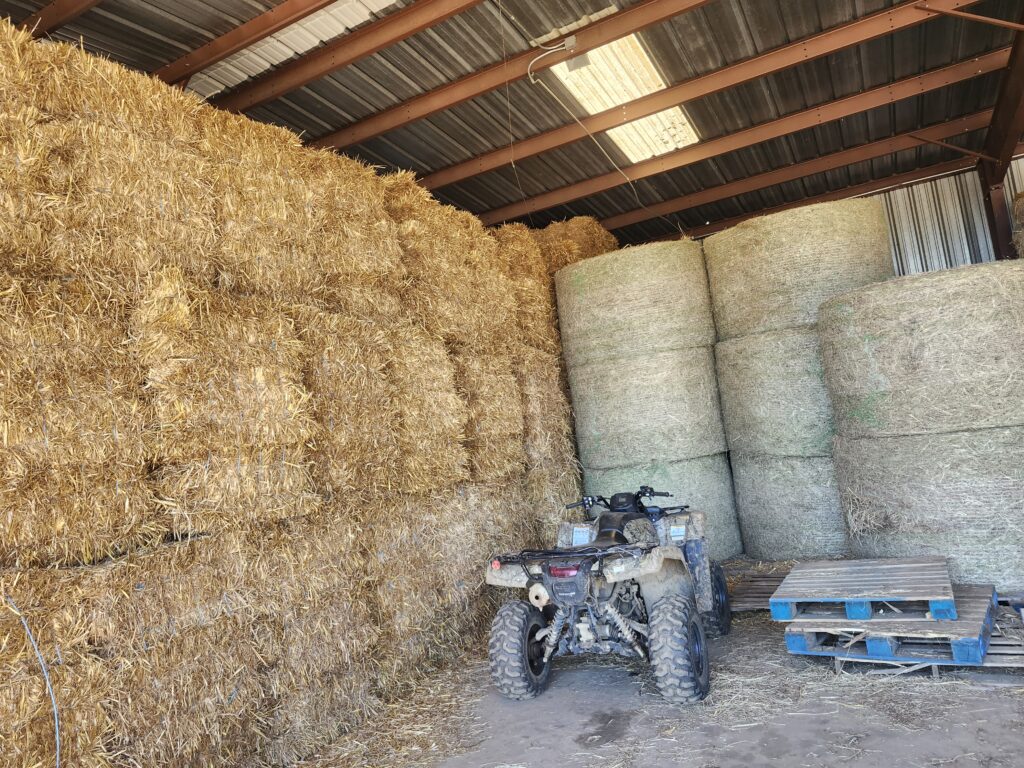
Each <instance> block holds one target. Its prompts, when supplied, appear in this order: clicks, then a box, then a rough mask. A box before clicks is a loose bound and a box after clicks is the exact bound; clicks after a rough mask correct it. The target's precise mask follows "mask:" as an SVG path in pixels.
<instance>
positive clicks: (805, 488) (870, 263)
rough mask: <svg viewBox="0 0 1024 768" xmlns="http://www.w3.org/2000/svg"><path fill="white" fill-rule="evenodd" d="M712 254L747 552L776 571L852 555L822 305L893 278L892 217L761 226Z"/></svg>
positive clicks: (797, 214) (829, 215)
mask: <svg viewBox="0 0 1024 768" xmlns="http://www.w3.org/2000/svg"><path fill="white" fill-rule="evenodd" d="M704 248H705V253H706V256H707V266H708V277H709V280H710V285H711V297H712V301H713V304H714V312H715V321H716V323H717V326H718V336H719V339H720V341H719V343H718V345H717V346H716V348H715V353H716V358H717V368H718V385H719V388H720V390H721V396H722V412H723V416H724V420H725V432H726V436H727V437H728V442H729V451H730V459H731V463H732V471H733V476H734V480H735V485H736V508H737V512H738V515H739V521H740V528H741V530H742V532H743V544H744V548H745V550H746V552H747V554H748V555H751V556H752V557H757V558H761V559H765V560H788V559H801V558H808V557H839V556H842V555H844V554H846V552H847V543H846V532H845V530H844V526H843V521H842V515H841V513H840V509H839V495H838V489H837V487H836V481H835V473H834V470H833V467H832V459H831V454H832V435H833V426H832V413H831V409H830V407H829V403H828V396H827V393H826V390H825V383H824V380H823V376H822V370H821V353H820V347H819V344H818V337H817V332H816V323H817V320H818V307H819V305H820V304H821V302H822V301H825V300H826V299H829V298H831V297H832V296H835V295H836V294H839V293H842V292H843V291H847V290H850V289H853V288H858V287H860V286H862V285H864V284H866V283H872V282H876V281H878V280H884V279H886V278H887V277H891V276H892V274H893V268H892V259H891V257H890V255H889V239H888V231H887V229H886V223H885V217H884V214H883V211H882V206H881V204H880V203H878V202H877V201H872V200H850V201H844V202H838V203H824V204H821V205H814V206H808V207H805V208H799V209H797V210H794V211H786V212H784V213H779V214H775V215H772V216H765V217H762V218H757V219H751V220H750V221H746V222H743V223H742V224H739V225H738V226H736V227H733V228H732V229H730V230H727V231H725V232H722V233H720V234H717V235H714V236H712V237H709V238H708V239H707V240H706V241H705V243H704Z"/></svg>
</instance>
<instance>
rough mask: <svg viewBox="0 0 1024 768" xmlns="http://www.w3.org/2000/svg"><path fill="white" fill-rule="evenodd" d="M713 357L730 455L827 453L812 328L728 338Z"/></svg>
mask: <svg viewBox="0 0 1024 768" xmlns="http://www.w3.org/2000/svg"><path fill="white" fill-rule="evenodd" d="M715 358H716V365H717V368H718V388H719V391H720V392H721V394H722V419H723V421H724V422H725V434H726V437H727V438H728V441H729V450H730V451H736V452H739V453H747V454H751V453H756V454H767V455H769V456H829V455H831V453H832V435H833V429H832V408H831V406H829V402H828V393H827V392H826V390H825V381H824V378H823V376H822V371H821V354H820V351H819V346H818V335H817V334H816V333H815V332H814V329H806V328H801V329H798V330H785V331H769V332H768V333H755V334H751V335H750V336H741V337H740V338H737V339H729V340H728V341H723V342H721V343H720V344H718V345H717V346H716V347H715Z"/></svg>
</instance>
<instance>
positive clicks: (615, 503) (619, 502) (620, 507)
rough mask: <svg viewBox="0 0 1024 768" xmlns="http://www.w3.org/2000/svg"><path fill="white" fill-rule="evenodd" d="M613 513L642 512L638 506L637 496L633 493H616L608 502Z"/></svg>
mask: <svg viewBox="0 0 1024 768" xmlns="http://www.w3.org/2000/svg"><path fill="white" fill-rule="evenodd" d="M608 507H609V509H611V511H612V512H621V513H625V514H636V513H638V512H639V511H640V510H639V508H638V507H637V504H636V496H635V495H634V494H632V493H616V494H614V495H613V496H612V497H611V498H610V499H609V500H608Z"/></svg>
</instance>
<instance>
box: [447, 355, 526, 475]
mask: <svg viewBox="0 0 1024 768" xmlns="http://www.w3.org/2000/svg"><path fill="white" fill-rule="evenodd" d="M455 369H456V387H457V389H458V391H459V394H460V395H461V396H462V398H463V399H464V400H465V402H466V406H467V413H468V420H467V422H466V446H467V448H468V449H469V459H470V469H471V476H472V478H473V480H474V481H476V482H488V481H497V480H502V479H505V478H509V477H513V476H517V475H521V474H522V472H523V467H524V463H525V460H526V457H525V455H524V453H523V438H522V436H523V402H522V396H521V394H520V391H519V384H518V382H517V381H516V377H515V374H514V373H513V371H512V361H511V359H510V358H507V357H503V356H497V355H460V356H457V357H456V358H455Z"/></svg>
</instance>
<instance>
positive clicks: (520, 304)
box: [513, 277, 562, 355]
mask: <svg viewBox="0 0 1024 768" xmlns="http://www.w3.org/2000/svg"><path fill="white" fill-rule="evenodd" d="M550 283H551V281H550V280H549V279H545V280H544V281H543V282H541V281H539V280H534V279H533V278H529V277H520V278H516V279H515V280H513V286H514V288H515V297H516V320H517V322H518V325H519V338H520V340H521V341H522V342H523V344H527V345H529V346H531V347H534V348H535V349H539V350H541V351H542V352H548V353H550V354H554V355H557V354H560V353H561V351H562V345H561V340H560V337H559V333H558V315H557V312H556V311H555V300H554V295H553V294H552V290H551V284H550Z"/></svg>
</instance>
